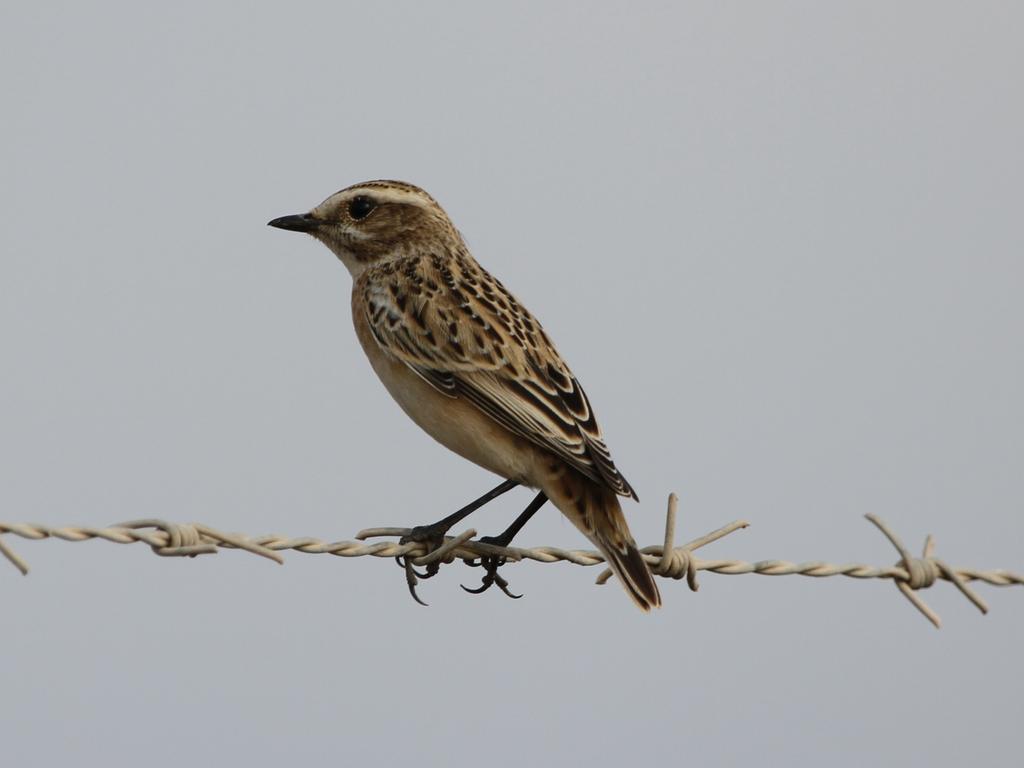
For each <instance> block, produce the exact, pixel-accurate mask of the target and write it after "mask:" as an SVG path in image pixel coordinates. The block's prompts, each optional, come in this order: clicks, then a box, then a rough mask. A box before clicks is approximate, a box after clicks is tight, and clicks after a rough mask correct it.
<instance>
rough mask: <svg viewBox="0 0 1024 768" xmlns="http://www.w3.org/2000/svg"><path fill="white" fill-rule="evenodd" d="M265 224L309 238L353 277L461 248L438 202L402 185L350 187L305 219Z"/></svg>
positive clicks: (386, 183)
mask: <svg viewBox="0 0 1024 768" xmlns="http://www.w3.org/2000/svg"><path fill="white" fill-rule="evenodd" d="M267 223H268V224H269V225H270V226H272V227H277V228H278V229H287V230H291V231H293V232H306V233H307V234H310V235H312V236H313V237H315V238H316V239H317V240H319V241H320V242H322V243H323V244H324V245H326V246H327V247H328V248H330V249H331V251H333V252H334V254H335V255H336V256H337V257H338V258H339V259H341V261H342V262H343V263H344V264H345V266H346V267H348V269H349V271H350V272H351V273H352V274H353V275H358V274H359V273H361V272H362V271H363V270H364V269H366V268H367V267H369V266H372V265H374V264H378V263H381V262H384V261H390V260H392V259H398V258H402V257H403V256H407V255H410V254H413V253H424V252H434V253H439V254H444V253H447V252H451V251H452V250H453V249H455V248H457V247H459V246H460V245H461V243H462V238H461V237H460V236H459V233H458V231H457V230H456V229H455V227H454V226H453V225H452V223H451V221H450V220H449V219H448V215H447V214H446V213H445V212H444V209H442V208H441V206H440V205H438V204H437V201H436V200H434V198H432V197H431V196H430V195H428V194H427V193H426V192H424V191H423V190H422V189H420V188H419V187H416V186H413V185H412V184H406V183H405V182H402V181H365V182H363V183H361V184H355V185H353V186H351V187H348V188H347V189H343V190H341V191H340V192H335V193H334V194H333V195H331V196H330V197H328V198H327V199H326V200H324V201H323V202H322V203H320V205H318V206H316V207H315V208H313V209H312V210H311V211H309V212H308V213H299V214H295V215H292V216H281V217H280V218H277V219H274V220H273V221H270V222H267Z"/></svg>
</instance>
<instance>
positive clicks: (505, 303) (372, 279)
mask: <svg viewBox="0 0 1024 768" xmlns="http://www.w3.org/2000/svg"><path fill="white" fill-rule="evenodd" d="M356 290H357V291H362V297H361V298H362V301H361V302H360V304H361V306H362V308H363V311H365V313H366V320H367V323H368V324H369V327H370V329H371V331H372V333H373V336H374V338H375V339H376V340H377V343H378V344H380V346H381V347H382V348H383V349H384V350H385V351H387V352H388V353H390V354H391V355H393V356H394V357H396V358H398V359H399V360H401V361H402V362H404V363H405V364H406V365H408V366H409V367H410V368H411V369H412V370H413V371H415V372H416V373H417V374H419V375H420V376H421V377H422V378H423V379H425V380H426V381H427V382H428V383H429V384H430V385H431V386H433V387H434V388H435V389H437V390H438V391H440V392H442V393H443V394H445V395H448V396H451V397H464V398H465V399H467V400H469V401H470V402H471V403H473V404H474V405H475V406H476V407H477V408H479V409H480V410H481V411H482V412H483V413H485V414H486V415H487V416H489V417H490V418H492V419H494V420H495V421H496V422H498V423H499V424H501V425H502V426H504V427H505V428H506V429H508V430H509V431H511V432H514V433H515V434H517V435H520V436H521V437H524V438H526V439H527V440H529V441H531V442H533V443H535V444H536V445H538V446H540V447H542V448H546V449H547V450H549V451H551V452H552V453H554V454H556V455H558V456H560V457H561V458H563V459H565V460H566V461H567V462H568V463H569V464H570V465H572V466H573V467H575V468H576V469H577V470H579V471H580V472H582V473H583V474H584V475H587V476H588V477H590V478H591V479H593V480H596V481H598V482H601V483H604V484H606V485H607V486H608V487H609V488H611V489H612V490H614V491H615V492H616V493H619V494H621V495H623V496H632V497H633V498H636V493H635V492H634V491H633V488H632V487H631V486H630V485H629V483H628V482H627V481H626V479H625V478H624V477H623V476H622V474H621V473H620V472H619V471H618V469H616V467H615V464H614V463H613V461H612V458H611V454H610V453H609V451H608V447H607V446H606V445H605V442H604V438H603V437H602V435H601V429H600V427H599V426H598V424H597V420H596V419H595V418H594V412H593V409H592V408H591V407H590V402H589V400H588V399H587V396H586V393H584V391H583V389H582V387H580V384H579V382H578V381H577V380H576V377H575V376H573V375H572V372H571V371H570V370H569V367H568V366H567V365H566V364H565V363H564V362H563V361H562V358H561V357H560V356H559V354H558V352H557V351H556V350H555V348H554V345H553V344H552V343H551V341H550V339H549V338H548V337H547V334H545V333H544V330H543V329H542V328H541V326H540V323H538V322H537V320H536V319H534V317H533V316H532V315H531V314H530V313H529V312H528V311H527V310H526V309H525V308H524V307H523V306H521V305H520V304H519V303H518V302H517V301H516V299H515V298H514V297H513V296H512V295H511V294H510V293H509V292H508V291H507V290H506V289H505V287H504V286H503V285H502V284H501V283H500V282H499V281H498V280H496V279H495V278H494V277H492V276H491V275H490V274H488V273H487V272H486V271H485V270H484V269H483V268H482V267H480V266H479V265H477V264H476V262H474V261H472V260H471V259H469V258H468V257H459V258H455V259H451V258H449V259H444V260H442V259H439V258H436V257H433V258H431V257H417V258H409V259H406V260H404V261H402V262H398V263H392V264H388V265H385V266H384V267H383V268H381V267H379V268H376V269H374V270H368V271H367V272H366V273H364V275H363V276H362V277H361V278H360V280H359V282H358V284H357V285H356Z"/></svg>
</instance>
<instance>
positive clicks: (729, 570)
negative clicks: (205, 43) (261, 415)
mask: <svg viewBox="0 0 1024 768" xmlns="http://www.w3.org/2000/svg"><path fill="white" fill-rule="evenodd" d="M678 506H679V500H678V498H677V497H676V495H675V494H671V495H670V496H669V499H668V510H667V513H666V519H665V538H664V541H663V543H662V544H657V545H653V546H648V547H644V548H643V549H641V552H642V553H643V555H644V559H645V560H646V561H647V562H648V563H649V564H650V566H651V570H652V571H653V572H654V573H655V574H656V575H658V576H662V577H665V578H670V579H676V580H680V579H685V580H686V582H687V584H688V585H689V587H690V589H691V590H692V591H694V592H696V591H697V590H698V589H699V586H700V585H699V584H698V581H697V574H698V572H700V571H709V572H711V573H720V574H726V575H731V576H736V575H741V574H748V573H756V574H761V575H763V576H791V575H795V576H811V577H814V578H825V577H829V576H846V577H849V578H853V579H890V580H892V581H893V582H894V583H895V585H896V587H897V589H899V591H900V592H901V593H902V594H903V595H904V596H905V597H906V598H907V599H908V600H909V601H910V602H911V603H912V604H913V605H914V607H915V608H917V610H919V611H920V612H921V614H922V615H924V617H925V618H927V619H928V620H929V621H930V622H931V623H932V624H934V625H935V627H937V628H938V627H940V626H941V620H940V619H939V616H938V614H936V613H935V612H934V611H933V610H932V609H931V608H929V607H928V605H927V604H926V603H925V602H924V601H923V600H922V599H921V597H920V595H918V594H917V592H918V591H920V590H922V589H927V588H929V587H931V586H932V585H933V584H935V582H936V581H948V582H951V583H952V584H953V585H954V586H956V588H957V589H958V590H959V591H960V592H961V593H962V594H963V595H964V597H966V598H967V599H968V600H970V602H971V603H973V604H974V605H975V606H976V607H977V608H978V610H980V611H981V612H982V613H987V612H988V606H987V605H986V603H985V601H984V600H982V599H981V597H980V596H979V595H978V594H977V593H976V592H975V591H974V590H973V589H972V588H971V587H970V586H969V582H972V581H981V582H984V583H986V584H990V585H992V586H996V587H1006V586H1022V585H1024V574H1019V573H1012V572H1010V571H1005V570H977V569H973V568H953V567H951V566H950V565H948V564H947V563H946V562H945V561H944V560H940V559H939V558H937V557H936V556H935V541H934V539H933V538H932V537H931V536H930V535H929V536H928V537H927V538H926V539H925V544H924V549H923V551H922V554H921V556H920V557H914V556H913V555H912V554H911V553H910V551H909V550H908V549H907V548H906V547H905V546H904V545H903V542H902V541H901V540H900V539H899V537H898V536H896V534H895V533H893V531H892V530H891V529H890V528H889V527H888V526H887V525H886V524H885V523H884V522H883V521H882V520H881V519H880V518H878V517H877V516H875V515H865V517H866V518H867V519H868V520H869V521H871V522H872V523H873V524H874V525H875V526H876V527H877V528H878V529H879V530H880V531H881V532H882V534H884V535H885V537H886V538H887V539H888V540H889V541H890V542H891V543H892V545H893V547H895V548H896V551H897V552H898V553H899V556H900V559H899V560H897V561H896V563H895V564H894V565H891V566H883V567H876V566H872V565H864V564H860V563H848V564H843V565H834V564H832V563H826V562H822V561H811V562H804V563H794V562H790V561H787V560H759V561H757V562H746V561H743V560H722V559H719V560H704V559H701V558H699V557H697V556H696V555H695V554H694V553H695V552H696V550H698V549H701V548H702V547H704V546H707V545H708V544H711V543H713V542H715V541H718V540H719V539H721V538H724V537H725V536H728V535H729V534H731V533H734V532H735V531H738V530H741V529H743V528H746V527H747V526H748V525H749V523H747V522H745V521H743V520H736V521H733V522H731V523H728V524H727V525H724V526H722V527H721V528H718V529H716V530H714V531H711V532H710V533H707V534H705V535H704V536H701V537H699V538H696V539H693V540H692V541H689V542H687V543H686V544H683V545H682V546H679V547H677V546H675V533H676V518H677V515H678ZM410 533H411V529H409V528H367V529H365V530H363V531H360V532H359V533H358V534H356V537H355V538H356V540H355V541H335V542H327V541H324V540H322V539H316V538H311V537H304V538H290V537H286V536H279V535H267V536H258V537H250V536H245V535H242V534H230V533H224V532H222V531H219V530H217V529H216V528H211V527H210V526H207V525H203V524H201V523H188V524H180V523H172V522H168V521H166V520H159V519H145V520H131V521H128V522H124V523H118V524H116V525H111V526H108V527H105V528H90V527H80V526H66V527H63V528H53V527H50V526H46V525H38V524H33V523H3V522H0V555H3V556H4V557H5V558H6V559H7V560H9V561H10V562H11V563H12V564H13V565H14V567H15V568H17V569H18V570H19V571H21V573H22V574H25V575H27V574H28V570H29V569H28V564H27V563H26V562H25V561H24V560H22V559H21V558H20V557H19V556H18V555H17V554H15V552H14V551H13V550H11V549H10V547H8V546H7V544H6V543H5V542H4V540H3V538H2V537H3V535H4V534H11V535H13V536H19V537H21V538H23V539H29V540H42V539H62V540H64V541H88V540H90V539H103V540H105V541H110V542H114V543H116V544H134V543H143V544H147V545H149V547H150V548H151V549H152V550H153V552H155V553H156V554H158V555H160V556H162V557H195V556H196V555H203V554H214V553H216V552H218V551H219V550H220V549H240V550H244V551H246V552H250V553H252V554H254V555H259V556H261V557H265V558H267V559H268V560H273V561H274V562H276V563H279V564H283V563H284V558H282V557H281V555H279V554H278V552H281V551H284V550H293V551H296V552H302V553H305V554H328V555H335V556H337V557H366V556H370V557H393V558H405V559H407V562H408V563H409V564H410V565H412V566H420V567H423V566H430V565H432V564H441V563H451V562H454V561H455V560H462V561H463V562H465V563H466V564H468V565H473V566H477V565H480V564H481V562H489V563H491V564H494V568H496V567H497V566H498V565H504V564H506V563H513V562H522V561H524V560H532V561H535V562H538V563H556V562H567V563H573V564H575V565H582V566H593V565H601V564H602V563H604V557H603V556H602V555H601V553H600V552H596V551H591V550H579V549H561V548H558V547H533V548H522V547H499V546H495V545H493V544H488V543H485V542H482V541H475V540H474V538H475V537H476V535H477V534H476V531H475V530H474V529H472V528H470V529H468V530H466V531H464V532H462V533H460V534H459V535H458V536H446V537H445V538H444V542H443V543H442V544H441V546H440V547H438V548H437V549H434V550H429V549H428V546H427V545H426V544H424V543H421V542H403V541H401V538H402V537H404V536H408V535H409V534H410ZM378 537H397V540H389V541H381V542H375V543H366V541H365V540H366V539H371V538H378ZM611 575H612V573H611V571H610V570H609V569H605V570H604V571H603V572H602V573H601V574H600V575H599V576H598V577H597V583H598V584H604V583H605V582H606V581H607V580H608V579H609V578H610V577H611ZM489 577H490V580H491V582H492V583H498V584H499V586H501V588H502V589H503V590H504V591H505V592H506V594H510V593H508V591H507V589H506V588H505V587H506V586H507V584H506V583H505V582H504V579H501V577H500V576H496V573H495V571H494V570H490V571H489ZM488 585H489V584H488V577H487V576H485V578H484V588H486V587H487V586H488ZM476 591H479V590H476Z"/></svg>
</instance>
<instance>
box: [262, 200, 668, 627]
mask: <svg viewBox="0 0 1024 768" xmlns="http://www.w3.org/2000/svg"><path fill="white" fill-rule="evenodd" d="M268 224H269V226H271V227H276V228H278V229H283V230H289V231H295V232H303V233H306V234H309V235H312V236H313V237H314V238H315V239H317V240H319V241H320V242H321V243H323V244H324V245H325V246H327V248H328V249H330V250H331V252H333V253H334V255H335V256H336V257H337V258H338V259H339V260H340V261H341V262H342V264H344V265H345V267H346V268H347V269H348V271H349V272H350V274H351V276H352V300H351V304H352V320H353V323H354V325H355V331H356V336H357V338H358V340H359V343H360V345H361V346H362V348H363V351H364V352H365V353H366V356H367V358H368V359H369V362H370V365H371V367H372V368H373V370H374V371H375V372H376V374H377V376H378V377H379V378H380V380H381V382H382V383H383V384H384V386H385V388H386V389H387V390H388V392H389V393H390V394H391V396H392V397H393V398H394V399H395V401H396V402H397V403H398V405H399V406H400V407H401V408H402V410H403V411H405V413H406V414H407V415H408V416H409V418H411V419H412V420H413V421H414V422H415V423H416V424H417V425H419V426H420V427H421V428H422V429H423V430H424V431H426V432H427V433H428V434H429V435H430V436H431V437H433V438H434V439H435V440H436V441H437V442H439V443H441V444H442V445H443V446H445V447H446V448H448V449H450V450H452V451H454V452H455V453H456V454H458V455H460V456H462V457H463V458H465V459H467V460H469V461H471V462H473V463H475V464H477V465H479V466H481V467H483V468H484V469H487V470H489V471H491V472H493V473H495V474H497V475H499V476H500V477H503V478H505V482H504V483H503V484H502V485H501V486H499V487H498V488H496V489H495V490H494V491H492V492H491V494H488V495H485V496H484V497H481V499H479V500H478V501H477V502H474V504H476V505H477V506H479V505H480V504H482V503H485V502H486V500H489V498H493V497H494V496H496V495H498V494H500V493H502V492H504V491H505V490H507V489H509V488H511V487H514V486H515V485H517V484H521V485H525V486H529V487H532V488H535V489H538V490H539V494H538V496H537V498H536V499H535V501H534V504H531V507H532V508H533V507H535V508H533V509H532V511H531V510H530V509H528V510H527V512H525V513H524V517H525V518H528V517H529V516H530V515H531V514H532V513H533V512H535V511H536V508H539V507H540V506H541V505H543V503H544V502H545V501H546V500H550V501H551V502H552V503H553V504H554V506H555V507H557V508H558V510H559V511H560V512H561V513H562V514H563V515H564V516H565V517H566V518H568V519H569V520H570V521H571V522H572V523H573V525H574V526H575V527H576V528H578V529H579V530H580V532H582V533H583V534H584V535H585V536H586V537H587V538H588V539H590V541H591V542H593V544H594V545H595V546H596V547H597V548H598V550H600V552H601V553H602V554H603V555H604V557H605V560H606V562H607V564H608V566H609V567H610V568H611V570H612V572H613V573H614V574H615V576H616V577H617V578H618V581H619V582H620V583H621V584H622V586H623V587H624V588H625V591H626V593H627V594H628V595H629V597H631V598H632V600H633V601H634V602H635V603H636V605H637V606H639V607H640V608H641V609H642V610H643V611H649V610H650V609H651V608H656V607H659V606H660V605H661V596H660V594H659V592H658V587H657V585H656V584H655V582H654V577H653V575H652V573H651V570H650V568H649V567H648V565H647V563H646V562H645V561H644V559H643V555H642V554H641V553H640V551H639V550H638V549H637V546H636V542H635V541H634V539H633V536H632V534H631V533H630V530H629V526H628V525H627V522H626V518H625V515H624V513H623V510H622V506H621V504H620V503H619V497H627V498H632V499H634V500H637V495H636V492H635V491H634V490H633V487H632V486H631V485H630V484H629V482H628V481H627V480H626V478H625V477H624V476H623V475H622V473H621V472H620V471H619V470H618V469H617V468H616V466H615V463H614V462H613V461H612V457H611V453H610V452H609V450H608V447H607V445H606V443H605V439H604V436H603V434H602V431H601V428H600V427H599V426H598V423H597V419H596V418H595V415H594V411H593V408H592V407H591V404H590V401H589V399H588V398H587V395H586V393H585V392H584V391H583V388H582V387H581V386H580V383H579V381H578V380H577V378H576V377H575V376H574V375H573V373H572V371H571V370H570V369H569V366H568V365H567V364H566V363H565V361H564V360H563V359H562V356H561V355H560V354H559V353H558V351H557V349H556V348H555V345H554V344H553V343H552V341H551V339H550V337H549V336H548V334H547V332H546V331H545V330H544V328H543V327H542V326H541V324H540V322H539V321H538V320H537V319H536V318H535V317H534V316H533V315H532V314H531V313H530V312H529V310H527V309H526V307H525V306H523V304H521V303H520V302H519V300H518V299H517V298H515V297H514V296H513V295H512V293H510V292H509V291H508V290H507V289H506V288H505V286H504V285H503V284H502V283H501V282H500V281H499V280H498V279H497V278H495V277H493V276H492V275H491V274H490V273H489V272H488V271H487V270H485V269H484V268H483V267H481V266H480V264H479V263H477V261H476V259H475V258H474V257H473V255H472V254H471V252H470V250H469V248H468V246H467V245H466V242H465V240H464V239H463V237H462V235H461V234H460V233H459V231H458V230H457V229H456V228H455V225H454V224H453V223H452V221H451V219H450V218H449V217H448V215H447V213H445V211H444V209H443V208H442V207H441V206H440V205H439V204H438V203H437V201H436V200H435V199H434V198H433V197H431V196H430V195H429V194H428V193H427V192H425V191H424V190H423V189H420V188H419V187H417V186H415V185H413V184H409V183H406V182H402V181H391V180H376V181H366V182H362V183H359V184H355V185H352V186H350V187H347V188H345V189H342V190H341V191H339V192H336V193H334V194H332V195H330V196H329V197H327V198H326V199H325V200H324V201H323V202H322V203H320V204H319V205H317V206H316V207H314V208H312V209H311V210H309V211H308V212H307V213H301V214H294V215H288V216H281V217H279V218H276V219H273V220H272V221H270V222H268ZM469 507H472V508H473V509H475V508H476V507H475V506H473V505H469ZM469 507H467V508H464V510H460V512H459V513H456V515H453V516H450V518H446V521H448V524H449V525H450V524H451V519H458V518H457V516H458V515H460V514H462V512H464V511H465V509H469ZM470 511H472V509H470ZM446 521H439V523H438V524H437V525H441V524H442V523H445V522H446ZM522 522H525V519H522V520H521V522H519V521H517V523H518V525H520V526H521V524H522ZM516 525H517V524H513V526H512V528H515V530H518V528H517V527H516ZM442 528H444V526H442ZM413 530H416V529H413ZM431 530H433V531H434V532H436V530H437V529H436V528H434V529H431ZM510 530H511V529H510ZM506 533H508V532H506ZM512 535H514V531H512ZM510 538H511V536H507V537H506V539H510ZM501 543H504V544H507V541H503V542H501ZM410 579H412V577H411V576H410ZM486 586H487V584H486V579H485V587H486ZM413 587H414V581H413V580H411V581H410V591H412V592H413V596H414V597H416V594H415V591H414V589H413ZM502 589H504V586H502ZM506 593H507V590H506ZM416 599H417V600H418V599H419V598H418V597H416Z"/></svg>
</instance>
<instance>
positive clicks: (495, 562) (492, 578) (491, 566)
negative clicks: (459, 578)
mask: <svg viewBox="0 0 1024 768" xmlns="http://www.w3.org/2000/svg"><path fill="white" fill-rule="evenodd" d="M467 564H468V565H472V566H474V567H483V568H486V569H487V573H485V574H484V577H483V579H481V581H480V586H479V587H476V588H475V589H470V588H469V587H467V586H466V585H465V584H460V585H459V586H460V587H462V588H463V589H464V590H466V591H467V592H469V593H470V594H471V595H482V594H483V593H484V592H486V591H487V590H488V589H490V588H491V587H492V586H494V585H497V586H498V589H500V590H501V591H502V592H504V593H505V595H506V596H508V597H511V598H512V599H513V600H518V599H519V598H521V597H522V595H516V594H513V593H512V592H510V591H509V588H508V581H507V580H506V579H505V578H504V577H503V576H502V575H501V574H500V573H498V569H499V568H500V567H501V566H503V565H504V564H505V558H503V557H482V558H480V560H479V562H477V561H473V562H469V561H467Z"/></svg>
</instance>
